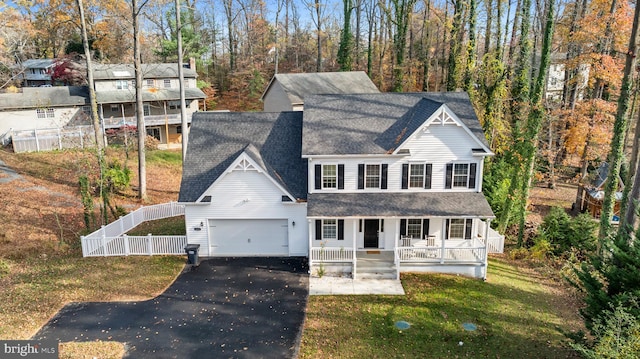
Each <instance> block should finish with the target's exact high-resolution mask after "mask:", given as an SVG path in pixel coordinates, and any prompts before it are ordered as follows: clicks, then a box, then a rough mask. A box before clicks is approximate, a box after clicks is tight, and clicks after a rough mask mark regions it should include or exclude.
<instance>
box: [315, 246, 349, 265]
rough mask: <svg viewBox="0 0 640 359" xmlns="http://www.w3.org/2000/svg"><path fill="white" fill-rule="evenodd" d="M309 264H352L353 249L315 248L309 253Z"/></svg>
mask: <svg viewBox="0 0 640 359" xmlns="http://www.w3.org/2000/svg"><path fill="white" fill-rule="evenodd" d="M309 252H310V253H309V262H310V263H313V262H322V263H338V262H352V261H353V260H354V252H353V249H352V248H344V247H313V248H311V250H310V251H309Z"/></svg>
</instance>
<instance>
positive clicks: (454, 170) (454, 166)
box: [451, 162, 472, 189]
mask: <svg viewBox="0 0 640 359" xmlns="http://www.w3.org/2000/svg"><path fill="white" fill-rule="evenodd" d="M471 163H472V162H454V163H452V165H453V168H452V169H451V189H454V188H469V178H470V177H471ZM458 165H466V166H467V175H466V177H467V179H466V181H465V184H464V185H463V186H457V185H456V181H455V178H456V166H458ZM460 176H462V175H460Z"/></svg>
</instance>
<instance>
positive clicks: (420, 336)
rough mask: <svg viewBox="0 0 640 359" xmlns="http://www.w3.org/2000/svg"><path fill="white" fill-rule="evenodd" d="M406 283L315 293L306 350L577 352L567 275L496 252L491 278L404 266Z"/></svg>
mask: <svg viewBox="0 0 640 359" xmlns="http://www.w3.org/2000/svg"><path fill="white" fill-rule="evenodd" d="M402 284H403V286H404V289H405V292H406V296H315V297H310V298H309V303H308V307H307V322H306V323H305V329H304V334H303V336H302V346H301V349H300V357H301V358H388V357H395V358H572V357H578V356H575V354H574V353H573V351H572V350H571V349H567V346H566V345H565V344H566V338H565V337H564V335H563V332H575V331H577V330H579V329H583V327H582V322H581V321H580V318H579V317H578V315H577V309H576V307H575V306H574V304H575V303H574V301H573V300H572V299H571V298H570V297H568V296H567V295H566V292H564V290H563V287H565V283H562V282H553V281H551V280H549V279H545V278H541V277H540V276H539V275H537V274H536V273H535V272H533V271H530V270H526V269H519V268H518V267H516V266H514V265H513V264H509V263H507V262H506V261H504V260H496V259H492V260H490V264H489V275H488V278H487V282H482V281H480V280H477V279H469V278H464V277H458V276H451V275H436V274H403V275H402ZM399 321H404V322H407V323H409V324H410V327H409V328H408V329H404V330H401V329H398V328H397V327H396V325H395V324H396V323H397V322H399ZM467 323H471V324H473V325H475V327H476V330H474V331H469V330H466V329H465V328H464V327H463V324H467ZM471 329H473V328H472V327H471Z"/></svg>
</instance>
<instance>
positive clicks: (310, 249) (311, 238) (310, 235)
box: [307, 219, 315, 273]
mask: <svg viewBox="0 0 640 359" xmlns="http://www.w3.org/2000/svg"><path fill="white" fill-rule="evenodd" d="M307 221H308V222H309V223H308V225H309V227H308V228H309V230H308V231H307V232H309V273H311V265H312V264H313V259H312V257H313V255H312V250H313V233H311V229H312V228H314V230H315V227H314V226H311V222H312V220H310V219H308V220H307Z"/></svg>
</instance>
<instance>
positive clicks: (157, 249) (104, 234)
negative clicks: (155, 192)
mask: <svg viewBox="0 0 640 359" xmlns="http://www.w3.org/2000/svg"><path fill="white" fill-rule="evenodd" d="M181 215H184V205H181V204H178V203H175V202H170V203H164V204H157V205H153V206H147V207H141V208H139V209H137V210H135V211H133V212H131V213H129V214H127V215H126V216H124V217H120V218H119V219H118V220H117V221H114V222H111V223H109V224H108V225H106V226H102V228H100V229H99V230H97V231H95V232H93V233H91V234H89V235H87V236H83V237H81V242H82V256H83V257H89V256H108V255H129V254H131V255H133V254H182V253H184V246H185V245H186V237H185V236H152V238H153V241H155V242H153V241H151V240H146V239H145V241H147V242H145V243H147V247H145V248H146V249H145V250H141V249H139V248H140V246H142V245H141V244H139V243H138V242H135V241H131V240H124V239H123V238H125V237H126V236H123V235H124V234H125V233H127V232H128V231H130V230H132V229H133V228H135V227H136V226H138V225H139V224H141V223H142V222H145V221H152V220H156V219H163V218H169V217H175V216H181ZM182 237H184V243H183V239H182ZM129 238H140V237H129ZM141 238H149V236H144V237H141ZM138 241H141V240H138ZM149 248H150V249H149ZM167 248H169V249H167ZM176 248H177V249H176ZM178 249H179V250H178Z"/></svg>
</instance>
